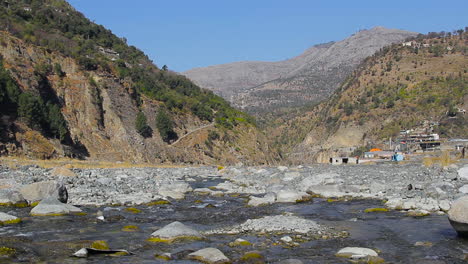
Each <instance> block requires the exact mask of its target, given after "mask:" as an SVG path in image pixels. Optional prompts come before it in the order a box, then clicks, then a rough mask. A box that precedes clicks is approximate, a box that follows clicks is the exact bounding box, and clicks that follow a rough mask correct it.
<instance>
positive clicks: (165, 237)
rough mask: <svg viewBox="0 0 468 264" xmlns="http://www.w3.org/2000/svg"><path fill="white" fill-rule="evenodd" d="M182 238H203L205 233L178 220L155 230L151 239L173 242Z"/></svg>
mask: <svg viewBox="0 0 468 264" xmlns="http://www.w3.org/2000/svg"><path fill="white" fill-rule="evenodd" d="M181 238H182V239H184V238H188V239H201V238H203V235H201V234H200V233H199V232H198V231H196V230H194V229H192V228H190V227H188V226H186V225H184V224H182V223H181V222H177V221H176V222H172V223H170V224H168V225H166V226H165V227H163V228H161V229H159V230H157V231H155V232H153V233H152V234H151V238H150V239H149V240H150V241H153V242H172V241H174V240H176V239H181Z"/></svg>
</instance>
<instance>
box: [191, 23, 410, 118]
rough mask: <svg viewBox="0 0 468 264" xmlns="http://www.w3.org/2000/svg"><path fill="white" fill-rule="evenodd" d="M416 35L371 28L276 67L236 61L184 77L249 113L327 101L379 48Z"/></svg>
mask: <svg viewBox="0 0 468 264" xmlns="http://www.w3.org/2000/svg"><path fill="white" fill-rule="evenodd" d="M415 35H416V33H413V32H408V31H403V30H396V29H386V28H383V27H375V28H372V29H370V30H363V31H360V32H357V33H356V34H354V35H352V36H351V37H349V38H347V39H345V40H342V41H338V42H330V43H326V44H320V45H316V46H313V47H311V48H310V49H308V50H306V51H305V52H304V53H303V54H301V55H299V56H297V57H294V58H292V59H289V60H285V61H279V62H255V61H254V62H248V61H245V62H235V63H230V64H223V65H215V66H210V67H206V68H196V69H192V70H189V71H186V72H184V73H183V74H184V75H185V76H187V77H188V78H189V79H191V80H192V81H194V82H195V83H197V84H198V85H200V86H201V87H204V88H207V89H210V90H213V91H214V92H215V93H217V94H219V95H221V96H223V97H224V98H226V99H227V100H229V101H230V102H231V103H233V104H234V105H235V106H237V107H240V108H242V109H244V110H247V111H249V112H251V113H257V112H269V111H272V110H277V109H278V108H281V107H296V106H303V105H307V104H311V103H316V102H319V101H321V100H323V99H325V98H327V97H328V96H329V95H330V94H331V93H332V92H333V91H334V90H335V89H337V88H338V86H339V84H340V83H341V82H343V81H344V80H345V78H346V77H347V76H348V75H349V74H350V73H352V71H353V70H354V69H355V67H356V66H357V65H358V64H359V63H360V62H361V61H362V60H363V59H364V58H366V57H368V56H370V55H372V54H373V53H374V52H376V51H378V50H379V49H381V48H382V47H384V46H386V45H389V44H391V43H395V42H400V41H402V40H404V39H406V38H408V37H411V36H415Z"/></svg>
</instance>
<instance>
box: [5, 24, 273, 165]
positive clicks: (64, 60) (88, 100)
mask: <svg viewBox="0 0 468 264" xmlns="http://www.w3.org/2000/svg"><path fill="white" fill-rule="evenodd" d="M0 44H1V45H0V54H1V55H2V56H3V65H4V67H5V68H6V69H7V71H8V72H9V73H10V75H11V76H12V78H13V79H14V80H15V81H16V83H17V84H18V87H19V88H20V90H21V91H22V92H29V93H31V94H34V95H37V96H39V97H41V98H42V99H44V100H45V98H48V99H50V98H52V99H53V101H56V102H57V104H58V105H60V107H61V113H62V114H63V117H64V119H65V120H66V123H67V127H68V130H69V138H70V140H69V141H68V142H65V141H66V140H65V141H62V142H60V141H59V140H58V139H54V138H53V137H48V136H47V135H44V133H40V131H37V130H35V129H32V128H30V127H28V126H27V125H26V124H25V123H24V122H23V120H21V119H20V118H17V117H16V116H15V114H11V115H7V114H5V115H3V116H2V120H3V121H2V124H3V128H4V129H5V131H3V133H2V134H3V135H2V140H1V141H2V143H0V144H1V145H3V154H6V155H12V154H20V155H27V156H33V157H39V158H50V157H59V156H75V157H78V156H79V157H83V158H90V159H97V160H111V161H132V162H181V163H182V162H184V163H208V164H210V163H211V164H216V163H231V164H232V163H239V162H242V163H268V162H271V161H272V160H273V158H272V157H273V156H274V155H271V156H268V155H267V154H264V153H268V151H267V149H266V148H267V146H266V145H265V144H264V142H265V140H264V136H263V135H262V134H261V133H259V132H258V130H257V129H256V128H255V127H254V126H253V125H251V124H244V125H241V124H239V125H237V126H235V127H234V128H232V129H226V128H223V127H221V126H219V125H215V124H214V122H213V123H210V122H208V121H202V120H200V119H199V118H198V117H197V116H195V115H193V114H192V113H190V112H184V111H180V112H179V113H171V116H172V118H173V120H174V123H175V124H174V130H175V132H176V133H177V134H178V136H179V137H180V138H182V137H184V135H185V134H188V133H190V135H189V136H188V137H190V136H192V137H196V140H195V139H193V140H191V141H190V142H186V141H185V138H183V139H182V140H180V141H179V142H177V144H173V145H172V143H173V142H169V143H166V142H164V141H163V140H162V139H161V136H160V135H159V133H158V128H156V125H155V121H154V120H155V116H156V114H157V112H158V111H160V109H161V108H163V107H164V105H163V103H162V102H159V101H157V100H153V99H150V98H148V97H145V96H142V97H141V102H140V103H139V105H138V104H137V101H136V100H135V99H134V98H133V96H132V94H134V91H133V90H132V89H133V87H134V84H133V82H132V80H131V79H128V78H127V79H122V78H118V77H117V76H116V75H114V74H112V73H109V72H107V71H100V70H95V71H85V70H82V69H81V68H82V67H80V66H79V65H78V64H77V62H76V61H75V60H74V59H73V58H70V57H66V56H63V55H61V54H60V53H58V52H55V51H51V50H48V49H46V48H42V47H37V46H34V45H32V44H27V43H25V42H24V41H22V40H20V39H18V38H15V37H12V36H11V35H10V34H9V33H7V32H0ZM40 65H59V66H60V67H59V68H61V71H62V74H57V73H54V72H48V73H46V75H45V76H44V78H39V77H38V74H37V68H38V67H39V66H40ZM56 67H58V66H56ZM140 110H141V111H142V112H144V113H145V114H146V116H147V117H148V125H149V126H150V127H151V128H152V130H153V133H152V136H150V137H146V138H145V137H143V136H141V135H140V134H139V133H138V132H137V131H136V128H135V120H136V116H137V114H138V112H139V111H140ZM210 124H212V125H210ZM200 127H202V129H199V130H196V129H197V128H200ZM7 130H8V132H6V131H7ZM193 130H196V131H194V132H192V131H193ZM209 131H212V132H211V139H209V138H208V134H209ZM213 135H217V136H213ZM251 146H256V147H255V148H251ZM213 148H214V149H215V150H213Z"/></svg>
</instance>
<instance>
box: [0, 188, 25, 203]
mask: <svg viewBox="0 0 468 264" xmlns="http://www.w3.org/2000/svg"><path fill="white" fill-rule="evenodd" d="M0 205H6V206H27V205H28V203H27V202H26V200H25V199H24V197H23V195H21V193H20V192H18V191H16V190H12V189H0Z"/></svg>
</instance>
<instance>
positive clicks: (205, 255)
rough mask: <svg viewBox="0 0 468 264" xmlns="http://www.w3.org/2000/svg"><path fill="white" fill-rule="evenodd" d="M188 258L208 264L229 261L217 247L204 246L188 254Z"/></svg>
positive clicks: (219, 263)
mask: <svg viewBox="0 0 468 264" xmlns="http://www.w3.org/2000/svg"><path fill="white" fill-rule="evenodd" d="M188 258H189V259H193V260H198V261H201V262H204V263H209V264H221V263H230V261H229V259H228V258H227V257H226V256H225V255H224V254H223V252H221V251H220V250H219V249H217V248H204V249H200V250H198V251H195V252H193V253H191V254H189V255H188Z"/></svg>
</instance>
